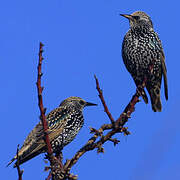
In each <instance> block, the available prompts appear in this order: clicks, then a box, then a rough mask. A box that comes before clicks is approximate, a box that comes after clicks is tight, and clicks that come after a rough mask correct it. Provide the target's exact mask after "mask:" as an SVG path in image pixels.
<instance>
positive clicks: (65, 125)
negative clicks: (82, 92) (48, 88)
mask: <svg viewBox="0 0 180 180" xmlns="http://www.w3.org/2000/svg"><path fill="white" fill-rule="evenodd" d="M95 105H96V104H93V103H89V102H86V101H84V100H83V99H81V98H79V97H69V98H67V99H65V100H64V101H62V102H61V104H60V106H59V107H58V108H56V109H54V110H53V111H51V112H50V113H49V114H48V115H47V116H46V120H47V122H48V126H49V129H48V134H49V139H50V142H51V145H52V149H53V152H54V153H58V152H60V151H61V150H62V149H63V147H64V146H66V145H67V144H69V143H70V142H71V141H72V140H73V139H74V138H75V136H76V135H77V134H78V132H79V130H80V129H81V128H82V126H83V124H84V118H83V114H82V111H83V108H84V107H85V106H95ZM46 151H47V146H46V144H45V142H44V132H43V126H42V123H41V121H40V122H39V123H38V124H37V125H36V126H35V128H34V129H33V130H32V131H31V132H30V133H29V135H28V136H27V138H26V140H25V141H24V144H23V146H22V147H21V149H20V150H19V153H18V154H19V164H22V163H24V162H26V161H28V160H29V159H31V158H33V157H35V156H37V155H39V154H41V153H44V152H46ZM16 159H17V156H15V157H14V158H13V159H12V160H11V161H10V162H9V164H8V165H10V164H11V163H12V162H13V161H14V160H16ZM14 167H16V164H15V165H14Z"/></svg>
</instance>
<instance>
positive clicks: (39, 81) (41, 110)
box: [36, 42, 53, 157]
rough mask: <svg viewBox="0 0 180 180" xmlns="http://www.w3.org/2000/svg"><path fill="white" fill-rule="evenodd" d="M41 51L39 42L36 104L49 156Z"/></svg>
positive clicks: (41, 46) (50, 148) (50, 151)
mask: <svg viewBox="0 0 180 180" xmlns="http://www.w3.org/2000/svg"><path fill="white" fill-rule="evenodd" d="M42 53H43V44H42V43H41V42H40V48H39V62H38V67H37V69H38V76H37V83H36V85H37V90H38V105H39V109H40V112H41V115H40V117H41V118H40V119H41V121H42V124H43V129H44V135H45V142H46V144H47V150H48V151H47V152H48V155H49V157H50V156H51V155H52V153H53V151H52V147H51V144H50V140H49V136H48V125H47V121H46V116H45V108H44V107H43V99H42V91H43V87H41V77H42V75H43V74H42V61H43V57H42Z"/></svg>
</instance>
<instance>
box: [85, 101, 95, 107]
mask: <svg viewBox="0 0 180 180" xmlns="http://www.w3.org/2000/svg"><path fill="white" fill-rule="evenodd" d="M86 106H97V104H94V103H90V102H86Z"/></svg>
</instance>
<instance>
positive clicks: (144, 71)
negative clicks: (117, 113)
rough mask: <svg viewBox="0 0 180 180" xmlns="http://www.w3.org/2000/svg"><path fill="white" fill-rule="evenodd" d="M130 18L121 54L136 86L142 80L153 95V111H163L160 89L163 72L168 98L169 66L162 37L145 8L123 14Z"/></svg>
mask: <svg viewBox="0 0 180 180" xmlns="http://www.w3.org/2000/svg"><path fill="white" fill-rule="evenodd" d="M120 15H121V16H123V17H125V18H127V19H128V20H129V23H130V29H129V31H128V32H127V33H126V35H125V37H124V40H123V44H122V57H123V61H124V64H125V66H126V68H127V70H128V71H129V72H130V74H131V75H132V77H133V79H134V82H135V84H136V86H137V87H139V86H141V85H142V84H143V82H146V83H145V87H146V89H147V91H148V93H149V95H150V98H151V104H152V109H153V111H154V112H157V111H158V112H160V111H162V105H161V99H160V89H161V80H162V75H163V79H164V89H165V98H166V100H168V85H167V70H166V65H165V56H164V52H163V48H162V44H161V41H160V39H159V37H158V35H157V33H156V32H155V31H154V29H153V23H152V21H151V18H150V17H149V16H148V15H147V14H146V13H144V12H142V11H136V12H134V13H132V14H130V15H128V14H120ZM141 95H142V97H143V99H144V101H145V103H148V97H147V95H146V92H145V91H144V90H143V91H142V94H141Z"/></svg>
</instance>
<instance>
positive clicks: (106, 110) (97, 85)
mask: <svg viewBox="0 0 180 180" xmlns="http://www.w3.org/2000/svg"><path fill="white" fill-rule="evenodd" d="M94 78H95V81H96V89H97V91H98V93H99V95H98V96H99V98H100V100H101V102H102V104H103V106H104V111H105V112H106V114H107V115H108V117H109V119H110V121H111V123H112V124H113V123H114V118H113V117H112V115H111V113H110V112H109V109H108V107H107V105H106V102H105V100H104V97H103V93H102V90H101V88H100V86H99V81H98V79H97V77H96V75H94Z"/></svg>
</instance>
